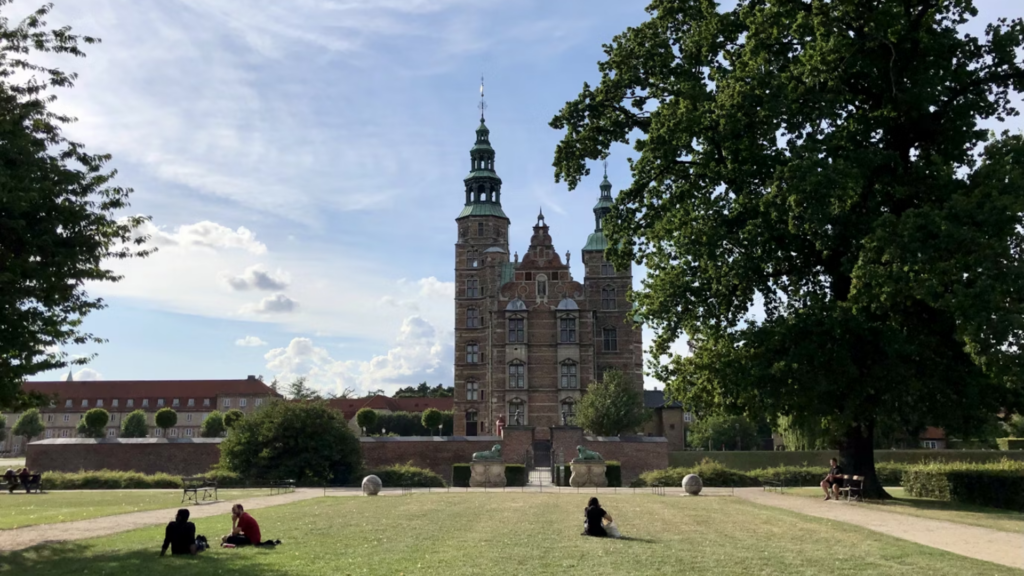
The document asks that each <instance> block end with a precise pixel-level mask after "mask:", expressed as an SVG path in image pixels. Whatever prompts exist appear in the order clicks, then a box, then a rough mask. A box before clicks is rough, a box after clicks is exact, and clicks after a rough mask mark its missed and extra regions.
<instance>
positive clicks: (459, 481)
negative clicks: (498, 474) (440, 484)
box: [452, 464, 473, 488]
mask: <svg viewBox="0 0 1024 576" xmlns="http://www.w3.org/2000/svg"><path fill="white" fill-rule="evenodd" d="M472 476H473V470H472V469H471V468H470V467H469V464H452V486H455V487H457V488H469V479H470V477H472Z"/></svg>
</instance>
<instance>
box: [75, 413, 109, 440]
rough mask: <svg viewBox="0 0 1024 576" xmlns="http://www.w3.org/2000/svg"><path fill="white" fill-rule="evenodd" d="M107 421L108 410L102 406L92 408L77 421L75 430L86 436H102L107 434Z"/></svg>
mask: <svg viewBox="0 0 1024 576" xmlns="http://www.w3.org/2000/svg"><path fill="white" fill-rule="evenodd" d="M109 422H110V413H109V412H107V411H106V410H104V409H103V408H93V409H91V410H89V411H88V412H86V413H85V416H84V417H83V418H82V419H81V420H79V421H78V426H77V427H76V428H75V432H76V433H77V434H81V435H82V436H84V437H86V438H103V437H104V436H106V435H107V423H109Z"/></svg>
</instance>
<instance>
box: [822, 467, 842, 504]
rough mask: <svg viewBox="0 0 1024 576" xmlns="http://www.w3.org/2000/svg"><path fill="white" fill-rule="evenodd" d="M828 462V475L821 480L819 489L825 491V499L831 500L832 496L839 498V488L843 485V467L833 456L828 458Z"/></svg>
mask: <svg viewBox="0 0 1024 576" xmlns="http://www.w3.org/2000/svg"><path fill="white" fill-rule="evenodd" d="M829 464H831V466H830V467H829V469H828V476H825V479H824V480H822V481H821V489H822V490H824V491H825V500H831V499H832V498H833V497H834V498H835V499H836V500H839V488H840V487H842V485H843V469H842V468H840V467H839V461H838V460H836V459H835V458H833V459H831V460H829ZM830 490H831V494H830V493H829V491H830Z"/></svg>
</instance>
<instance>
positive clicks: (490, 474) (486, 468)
mask: <svg viewBox="0 0 1024 576" xmlns="http://www.w3.org/2000/svg"><path fill="white" fill-rule="evenodd" d="M469 470H470V476H469V487H470V488H504V487H505V483H506V480H505V463H504V462H498V461H496V460H491V461H488V460H480V461H476V462H471V463H470V465H469Z"/></svg>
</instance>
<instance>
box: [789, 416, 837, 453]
mask: <svg viewBox="0 0 1024 576" xmlns="http://www.w3.org/2000/svg"><path fill="white" fill-rule="evenodd" d="M776 431H777V432H778V433H779V434H780V435H781V436H782V443H783V445H784V446H785V447H786V450H826V449H828V448H829V447H831V446H833V445H835V444H836V442H835V441H834V439H832V438H830V434H829V433H828V431H826V430H822V429H821V426H820V425H819V426H814V425H804V426H798V425H797V424H796V423H794V422H793V419H792V418H790V417H789V416H779V418H778V420H777V421H776Z"/></svg>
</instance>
